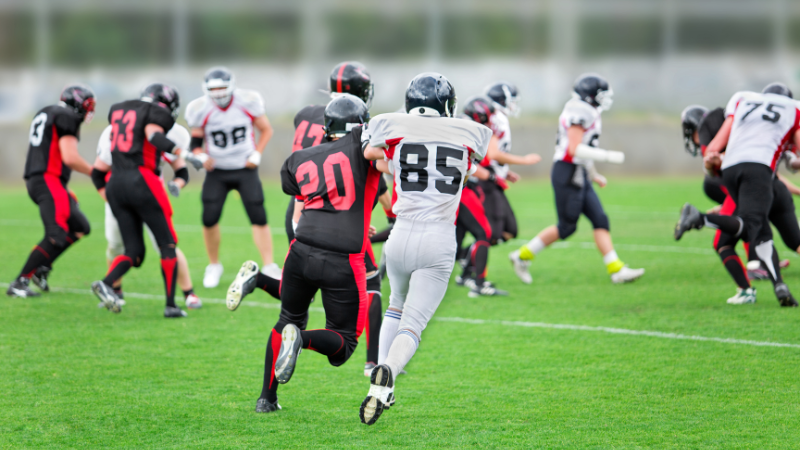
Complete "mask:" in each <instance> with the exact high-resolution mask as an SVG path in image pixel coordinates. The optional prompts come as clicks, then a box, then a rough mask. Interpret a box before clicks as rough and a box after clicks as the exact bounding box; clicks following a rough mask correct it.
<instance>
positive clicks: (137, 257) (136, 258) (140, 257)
mask: <svg viewBox="0 0 800 450" xmlns="http://www.w3.org/2000/svg"><path fill="white" fill-rule="evenodd" d="M125 255H127V256H128V258H130V259H131V261H133V267H141V266H142V264H144V252H142V253H138V254H131V253H125Z"/></svg>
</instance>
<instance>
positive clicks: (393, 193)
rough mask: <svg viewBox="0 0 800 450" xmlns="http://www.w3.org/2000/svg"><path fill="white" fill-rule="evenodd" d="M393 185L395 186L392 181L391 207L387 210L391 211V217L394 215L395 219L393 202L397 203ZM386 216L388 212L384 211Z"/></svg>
mask: <svg viewBox="0 0 800 450" xmlns="http://www.w3.org/2000/svg"><path fill="white" fill-rule="evenodd" d="M395 186H396V184H395V183H392V207H391V209H389V211H391V212H392V215H391V217H394V218H395V219H396V218H397V214H395V213H394V204H395V203H397V189H395V188H394V187H395ZM386 217H390V216H389V213H386Z"/></svg>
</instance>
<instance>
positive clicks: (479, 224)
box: [458, 189, 508, 297]
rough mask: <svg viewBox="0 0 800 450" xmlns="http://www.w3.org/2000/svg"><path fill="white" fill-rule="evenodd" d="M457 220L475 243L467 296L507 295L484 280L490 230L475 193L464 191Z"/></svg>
mask: <svg viewBox="0 0 800 450" xmlns="http://www.w3.org/2000/svg"><path fill="white" fill-rule="evenodd" d="M458 220H459V221H461V222H462V223H463V224H464V226H465V227H466V228H467V230H469V232H470V233H472V235H473V236H475V243H474V244H473V245H472V247H471V252H470V255H469V257H470V262H471V266H472V267H474V272H473V273H474V275H473V276H474V283H473V284H472V286H470V292H469V296H470V297H479V296H497V295H508V292H506V291H503V290H500V289H497V288H496V287H495V286H494V284H492V283H491V282H489V281H487V280H486V271H487V265H488V262H489V245H490V244H489V239H490V237H491V236H492V228H491V226H490V225H489V220H488V219H487V217H486V214H485V212H484V209H483V204H482V203H481V202H480V200H479V199H478V197H477V195H475V192H474V191H472V190H470V189H465V190H464V192H463V194H462V200H461V205H460V207H459V213H458Z"/></svg>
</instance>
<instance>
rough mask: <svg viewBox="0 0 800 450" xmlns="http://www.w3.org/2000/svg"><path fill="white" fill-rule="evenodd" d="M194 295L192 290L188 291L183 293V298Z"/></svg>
mask: <svg viewBox="0 0 800 450" xmlns="http://www.w3.org/2000/svg"><path fill="white" fill-rule="evenodd" d="M192 294H194V289H189V290H188V291H183V298H186V297H188V296H190V295H192Z"/></svg>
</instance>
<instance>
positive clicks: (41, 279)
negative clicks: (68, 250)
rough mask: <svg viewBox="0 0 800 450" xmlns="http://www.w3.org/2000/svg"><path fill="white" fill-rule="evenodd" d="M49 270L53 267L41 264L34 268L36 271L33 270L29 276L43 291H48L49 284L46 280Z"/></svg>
mask: <svg viewBox="0 0 800 450" xmlns="http://www.w3.org/2000/svg"><path fill="white" fill-rule="evenodd" d="M51 270H53V269H51V268H49V267H46V266H41V267H39V268H38V269H36V272H34V273H33V275H32V276H31V281H33V284H35V285H36V286H37V287H38V288H39V289H41V290H42V291H44V292H50V284H49V283H48V282H47V276H48V275H49V274H50V271H51Z"/></svg>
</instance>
